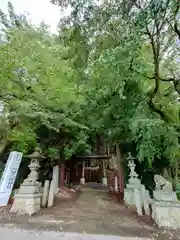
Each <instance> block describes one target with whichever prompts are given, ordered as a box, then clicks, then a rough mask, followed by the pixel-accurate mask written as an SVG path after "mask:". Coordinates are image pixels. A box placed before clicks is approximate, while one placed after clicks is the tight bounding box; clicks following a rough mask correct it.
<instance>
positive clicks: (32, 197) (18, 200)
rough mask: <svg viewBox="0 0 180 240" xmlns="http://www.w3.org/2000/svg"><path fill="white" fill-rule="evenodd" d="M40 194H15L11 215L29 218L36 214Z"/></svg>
mask: <svg viewBox="0 0 180 240" xmlns="http://www.w3.org/2000/svg"><path fill="white" fill-rule="evenodd" d="M41 198H42V194H41V193H35V194H22V193H17V194H16V195H15V200H14V202H13V205H12V207H11V210H10V212H11V213H17V214H20V215H22V214H28V215H29V216H31V215H33V214H35V213H37V212H39V211H40V209H41Z"/></svg>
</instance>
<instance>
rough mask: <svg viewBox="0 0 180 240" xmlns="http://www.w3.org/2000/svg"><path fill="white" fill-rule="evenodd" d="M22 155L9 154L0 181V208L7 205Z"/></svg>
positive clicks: (19, 153) (16, 153)
mask: <svg viewBox="0 0 180 240" xmlns="http://www.w3.org/2000/svg"><path fill="white" fill-rule="evenodd" d="M22 155H23V153H21V152H11V153H10V155H9V158H8V160H7V163H6V167H5V170H4V172H3V175H2V177H1V180H0V206H6V205H7V204H8V201H9V198H10V195H11V192H12V188H13V186H14V182H15V179H16V175H17V172H18V169H19V166H20V163H21V160H22Z"/></svg>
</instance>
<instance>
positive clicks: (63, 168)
mask: <svg viewBox="0 0 180 240" xmlns="http://www.w3.org/2000/svg"><path fill="white" fill-rule="evenodd" d="M64 170H65V167H64V164H63V163H62V164H61V166H60V178H59V179H60V187H64V177H65V176H64Z"/></svg>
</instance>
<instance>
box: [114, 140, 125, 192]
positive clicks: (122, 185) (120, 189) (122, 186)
mask: <svg viewBox="0 0 180 240" xmlns="http://www.w3.org/2000/svg"><path fill="white" fill-rule="evenodd" d="M116 153H117V168H118V169H117V171H118V179H119V181H118V183H119V184H118V185H119V192H120V193H121V194H122V195H123V194H124V178H123V170H122V164H121V153H120V148H119V144H118V143H116Z"/></svg>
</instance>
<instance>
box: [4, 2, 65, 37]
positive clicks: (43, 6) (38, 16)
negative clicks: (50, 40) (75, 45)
mask: <svg viewBox="0 0 180 240" xmlns="http://www.w3.org/2000/svg"><path fill="white" fill-rule="evenodd" d="M10 2H11V3H12V4H13V6H14V8H15V12H16V13H20V14H22V13H25V12H26V13H29V18H30V19H31V21H32V23H33V24H36V25H37V24H39V23H41V22H42V21H44V22H45V23H46V24H48V25H50V30H51V32H53V33H55V32H56V26H57V24H58V22H59V19H60V17H61V16H62V13H61V12H60V9H59V8H58V7H57V6H55V5H53V4H52V3H50V0H11V1H10ZM7 4H8V0H0V9H2V10H3V12H6V13H7Z"/></svg>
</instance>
